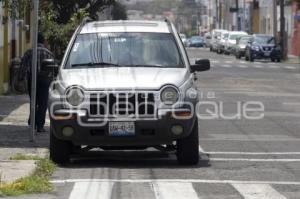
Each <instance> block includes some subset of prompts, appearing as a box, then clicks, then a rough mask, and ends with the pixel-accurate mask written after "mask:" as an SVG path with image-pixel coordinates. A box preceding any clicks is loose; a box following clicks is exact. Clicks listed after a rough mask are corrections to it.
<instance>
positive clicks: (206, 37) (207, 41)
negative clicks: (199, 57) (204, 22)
mask: <svg viewBox="0 0 300 199" xmlns="http://www.w3.org/2000/svg"><path fill="white" fill-rule="evenodd" d="M211 39H212V38H211V33H210V32H208V33H206V34H205V35H204V44H205V47H206V48H210V47H211Z"/></svg>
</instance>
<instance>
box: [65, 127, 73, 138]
mask: <svg viewBox="0 0 300 199" xmlns="http://www.w3.org/2000/svg"><path fill="white" fill-rule="evenodd" d="M62 134H63V135H64V136H65V137H71V136H72V135H73V134H74V129H73V128H72V127H69V126H67V127H64V128H63V130H62Z"/></svg>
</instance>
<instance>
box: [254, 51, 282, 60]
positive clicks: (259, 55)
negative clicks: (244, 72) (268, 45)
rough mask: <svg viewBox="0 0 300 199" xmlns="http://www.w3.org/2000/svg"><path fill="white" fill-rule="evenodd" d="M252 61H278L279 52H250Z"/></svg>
mask: <svg viewBox="0 0 300 199" xmlns="http://www.w3.org/2000/svg"><path fill="white" fill-rule="evenodd" d="M251 54H252V57H253V58H254V59H280V51H277V50H273V51H271V52H266V51H262V50H260V51H256V50H251Z"/></svg>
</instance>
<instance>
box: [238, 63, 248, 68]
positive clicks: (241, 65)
mask: <svg viewBox="0 0 300 199" xmlns="http://www.w3.org/2000/svg"><path fill="white" fill-rule="evenodd" d="M236 66H237V67H239V68H248V67H249V66H247V65H244V64H238V65H236Z"/></svg>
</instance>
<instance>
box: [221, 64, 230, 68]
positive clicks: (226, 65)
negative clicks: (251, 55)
mask: <svg viewBox="0 0 300 199" xmlns="http://www.w3.org/2000/svg"><path fill="white" fill-rule="evenodd" d="M220 66H221V67H224V68H231V67H232V65H229V64H223V65H220Z"/></svg>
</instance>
